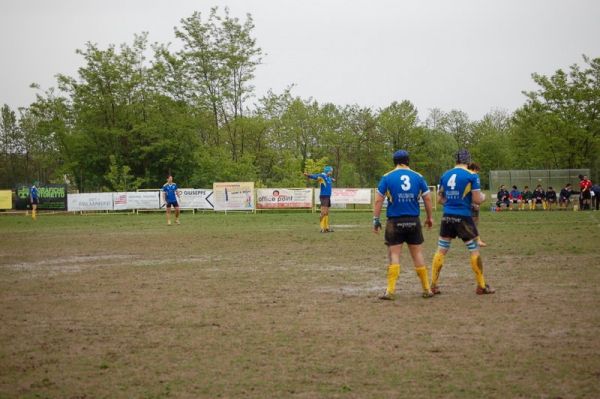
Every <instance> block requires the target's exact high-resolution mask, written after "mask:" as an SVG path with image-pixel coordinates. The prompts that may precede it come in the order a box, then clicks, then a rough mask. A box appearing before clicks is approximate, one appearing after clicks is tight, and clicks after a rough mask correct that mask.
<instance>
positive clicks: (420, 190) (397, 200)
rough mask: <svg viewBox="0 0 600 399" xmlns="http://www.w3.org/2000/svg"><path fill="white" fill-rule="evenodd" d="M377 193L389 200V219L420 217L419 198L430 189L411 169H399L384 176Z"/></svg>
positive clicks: (421, 177)
mask: <svg viewBox="0 0 600 399" xmlns="http://www.w3.org/2000/svg"><path fill="white" fill-rule="evenodd" d="M377 192H378V193H379V194H381V195H383V196H384V197H387V199H388V207H387V213H386V215H387V217H388V218H392V217H400V216H419V214H420V213H421V209H420V207H419V197H420V196H423V195H425V194H427V193H429V187H427V182H426V181H425V179H424V178H423V176H421V175H420V174H419V173H417V172H415V171H414V170H412V169H410V168H406V167H397V168H396V169H394V170H392V171H391V172H388V173H386V174H385V175H383V177H382V178H381V180H380V181H379V185H378V186H377Z"/></svg>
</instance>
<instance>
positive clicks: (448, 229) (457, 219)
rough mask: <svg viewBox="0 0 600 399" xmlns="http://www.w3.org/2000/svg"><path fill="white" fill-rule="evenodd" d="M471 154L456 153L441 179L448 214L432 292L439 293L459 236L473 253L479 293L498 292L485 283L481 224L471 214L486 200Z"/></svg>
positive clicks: (433, 272) (441, 200) (434, 266)
mask: <svg viewBox="0 0 600 399" xmlns="http://www.w3.org/2000/svg"><path fill="white" fill-rule="evenodd" d="M470 162H471V155H470V154H469V152H468V151H467V150H459V151H458V152H457V154H456V166H455V167H454V168H453V169H450V170H448V171H447V172H446V173H444V174H443V175H442V178H441V179H440V189H439V191H438V202H439V203H441V204H444V215H443V216H442V223H441V226H440V238H439V241H438V250H437V252H436V253H435V255H434V257H433V262H432V266H431V291H433V293H434V294H439V293H440V289H439V288H438V279H439V277H440V271H441V269H442V267H443V265H444V257H445V256H446V254H447V253H448V251H449V250H450V242H451V241H452V239H454V238H456V237H459V238H460V239H462V240H463V242H464V243H465V244H466V246H467V248H468V249H469V251H470V252H471V269H473V273H475V279H476V280H477V289H476V290H475V292H476V293H477V294H478V295H482V294H493V293H494V292H495V291H494V290H493V289H492V288H490V286H489V285H487V284H486V283H485V279H484V278H483V262H482V261H481V255H480V254H479V245H478V243H477V236H478V235H479V233H478V232H477V227H476V226H475V223H474V222H473V218H472V217H471V205H472V204H473V203H475V204H477V205H479V204H481V203H482V202H483V201H484V200H485V195H484V194H483V193H482V192H481V187H480V184H479V175H477V173H475V172H472V171H470V170H469V169H467V165H468V164H469V163H470Z"/></svg>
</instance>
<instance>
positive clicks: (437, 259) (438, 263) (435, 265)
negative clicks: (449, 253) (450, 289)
mask: <svg viewBox="0 0 600 399" xmlns="http://www.w3.org/2000/svg"><path fill="white" fill-rule="evenodd" d="M444 256H445V255H444V254H443V253H441V252H439V251H437V252H436V253H435V255H434V256H433V262H432V263H431V285H437V283H438V279H439V278H440V271H441V270H442V267H443V266H444Z"/></svg>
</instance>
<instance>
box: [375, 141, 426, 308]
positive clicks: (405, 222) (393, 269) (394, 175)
mask: <svg viewBox="0 0 600 399" xmlns="http://www.w3.org/2000/svg"><path fill="white" fill-rule="evenodd" d="M393 161H394V165H395V166H396V168H395V169H394V170H392V171H391V172H388V173H386V174H385V175H383V177H382V178H381V180H380V181H379V185H378V187H377V193H376V194H375V209H374V211H373V232H374V233H379V230H381V222H380V220H379V216H380V215H381V208H382V207H383V202H384V199H385V198H386V197H387V199H388V206H387V222H386V225H385V245H387V247H388V260H389V265H388V272H387V280H388V285H387V289H386V291H385V293H384V294H383V295H382V296H380V297H379V299H384V300H393V299H394V293H395V290H396V280H397V279H398V276H399V274H400V255H401V253H402V244H404V243H406V244H407V245H408V250H409V251H410V255H411V257H412V260H413V265H414V267H415V271H416V272H417V275H418V276H419V279H420V280H421V285H422V287H423V298H430V297H432V296H433V295H434V294H433V293H432V292H431V289H430V285H429V277H428V276H427V267H426V266H425V260H424V258H423V248H422V247H423V245H422V244H423V241H424V240H423V232H422V230H421V221H420V219H419V214H420V212H421V209H420V206H419V198H423V203H424V205H425V212H426V213H427V219H426V220H425V226H426V227H427V228H428V229H430V228H431V226H433V217H432V205H431V195H430V191H429V187H428V186H427V182H426V181H425V179H424V178H423V176H421V175H420V174H418V173H417V172H415V171H413V170H411V169H410V168H409V167H408V165H409V156H408V152H406V151H404V150H399V151H396V152H395V153H394V156H393Z"/></svg>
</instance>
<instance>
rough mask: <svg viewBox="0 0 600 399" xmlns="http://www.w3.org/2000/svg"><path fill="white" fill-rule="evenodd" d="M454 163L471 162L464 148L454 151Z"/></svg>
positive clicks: (469, 155)
mask: <svg viewBox="0 0 600 399" xmlns="http://www.w3.org/2000/svg"><path fill="white" fill-rule="evenodd" d="M456 163H461V164H466V165H468V164H470V163H471V154H469V151H467V150H466V149H464V148H463V149H460V150H458V151H457V152H456Z"/></svg>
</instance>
